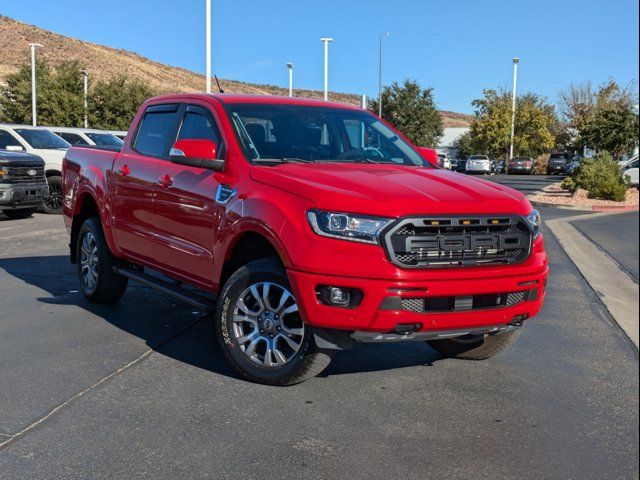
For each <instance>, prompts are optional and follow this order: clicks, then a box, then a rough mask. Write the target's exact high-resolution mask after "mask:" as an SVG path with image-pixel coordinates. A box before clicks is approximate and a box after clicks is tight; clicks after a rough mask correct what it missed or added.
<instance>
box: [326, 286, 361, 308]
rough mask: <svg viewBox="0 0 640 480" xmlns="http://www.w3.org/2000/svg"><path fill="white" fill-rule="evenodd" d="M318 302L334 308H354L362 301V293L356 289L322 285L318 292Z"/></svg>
mask: <svg viewBox="0 0 640 480" xmlns="http://www.w3.org/2000/svg"><path fill="white" fill-rule="evenodd" d="M316 294H317V296H318V300H320V302H321V303H324V304H325V305H330V306H332V307H342V308H353V307H357V306H358V305H359V304H360V302H361V301H362V296H363V295H362V292H361V291H360V290H358V289H355V288H344V287H335V286H332V285H320V286H319V287H318V289H317V291H316Z"/></svg>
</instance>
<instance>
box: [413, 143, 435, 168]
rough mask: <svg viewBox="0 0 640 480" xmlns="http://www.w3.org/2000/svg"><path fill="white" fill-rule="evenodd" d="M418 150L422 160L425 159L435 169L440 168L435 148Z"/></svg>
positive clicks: (420, 148)
mask: <svg viewBox="0 0 640 480" xmlns="http://www.w3.org/2000/svg"><path fill="white" fill-rule="evenodd" d="M418 150H419V151H420V153H421V154H422V158H424V159H425V160H426V161H427V162H429V163H430V164H431V165H433V166H434V167H439V166H440V162H439V161H438V153H437V152H436V151H435V150H434V149H433V148H427V147H418Z"/></svg>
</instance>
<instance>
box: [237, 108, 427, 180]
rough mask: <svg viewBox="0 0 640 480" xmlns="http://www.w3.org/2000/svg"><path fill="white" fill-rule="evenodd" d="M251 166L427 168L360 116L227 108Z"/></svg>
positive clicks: (383, 130)
mask: <svg viewBox="0 0 640 480" xmlns="http://www.w3.org/2000/svg"><path fill="white" fill-rule="evenodd" d="M226 108H227V111H228V113H229V116H230V118H231V119H232V122H233V126H234V129H235V132H236V135H237V137H238V140H239V141H240V144H241V145H242V147H243V149H244V153H245V155H246V157H247V158H248V159H249V160H250V161H252V162H256V163H257V162H258V161H260V160H267V159H275V160H277V161H287V160H291V161H295V160H297V161H308V162H322V161H326V162H366V163H391V164H398V165H413V166H421V167H430V165H429V164H428V163H427V162H425V161H424V160H423V159H422V157H421V156H420V155H419V154H418V153H417V152H416V151H415V150H414V149H413V147H411V146H410V145H409V144H407V142H405V141H403V140H402V139H401V138H399V137H398V135H396V133H395V132H393V131H392V130H391V129H389V128H388V127H386V126H385V125H384V124H383V123H381V122H380V121H379V120H378V119H376V118H375V117H374V116H373V115H371V114H369V113H368V112H365V111H359V110H347V109H344V110H343V109H338V108H328V107H311V106H304V105H264V104H237V105H233V104H232V105H227V107H226Z"/></svg>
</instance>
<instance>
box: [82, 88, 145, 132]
mask: <svg viewBox="0 0 640 480" xmlns="http://www.w3.org/2000/svg"><path fill="white" fill-rule="evenodd" d="M152 96H154V92H153V91H152V90H151V89H150V88H149V86H147V85H146V84H145V83H142V82H140V81H137V80H129V79H127V77H125V76H119V77H115V78H112V79H110V80H108V81H99V82H97V83H96V84H95V85H94V87H93V89H92V90H91V94H90V96H89V125H90V126H91V127H93V128H102V129H107V130H127V129H128V128H129V125H130V124H131V121H132V120H133V117H134V116H135V114H136V111H137V110H138V107H140V105H141V104H142V103H143V102H144V101H145V100H146V99H148V98H149V97H152Z"/></svg>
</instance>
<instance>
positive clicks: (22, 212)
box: [2, 208, 37, 220]
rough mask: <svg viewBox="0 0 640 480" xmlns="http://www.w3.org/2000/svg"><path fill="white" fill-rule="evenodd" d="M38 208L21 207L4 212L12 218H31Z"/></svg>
mask: <svg viewBox="0 0 640 480" xmlns="http://www.w3.org/2000/svg"><path fill="white" fill-rule="evenodd" d="M36 210H37V208H19V209H17V210H5V211H3V212H2V213H4V214H5V215H6V216H7V217H9V218H10V219H11V220H22V219H24V218H29V217H30V216H31V215H33V214H34V213H36Z"/></svg>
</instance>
